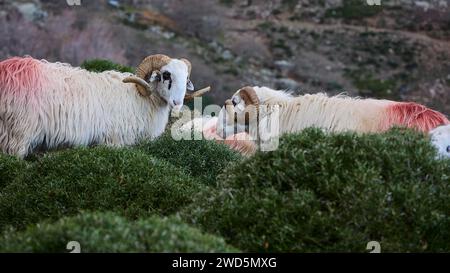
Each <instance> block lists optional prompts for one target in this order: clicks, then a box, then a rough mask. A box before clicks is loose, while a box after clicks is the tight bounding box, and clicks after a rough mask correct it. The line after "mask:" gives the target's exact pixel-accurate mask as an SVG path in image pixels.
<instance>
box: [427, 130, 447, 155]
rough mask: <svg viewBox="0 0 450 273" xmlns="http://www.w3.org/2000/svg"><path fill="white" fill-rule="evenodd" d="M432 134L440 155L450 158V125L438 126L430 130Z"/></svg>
mask: <svg viewBox="0 0 450 273" xmlns="http://www.w3.org/2000/svg"><path fill="white" fill-rule="evenodd" d="M430 136H431V143H432V144H433V145H434V146H435V147H436V149H437V151H438V153H439V156H440V157H448V158H450V125H444V126H440V127H437V128H436V129H434V130H432V131H430Z"/></svg>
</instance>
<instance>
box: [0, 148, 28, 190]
mask: <svg viewBox="0 0 450 273" xmlns="http://www.w3.org/2000/svg"><path fill="white" fill-rule="evenodd" d="M25 168H26V162H25V161H23V160H21V159H18V158H17V157H14V156H9V155H5V154H2V153H0V191H1V189H3V187H5V186H6V185H8V184H9V183H11V181H12V180H14V178H15V177H16V176H18V175H19V174H20V173H22V172H24V171H25Z"/></svg>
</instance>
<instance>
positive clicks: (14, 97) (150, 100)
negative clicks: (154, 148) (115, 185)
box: [0, 55, 204, 157]
mask: <svg viewBox="0 0 450 273" xmlns="http://www.w3.org/2000/svg"><path fill="white" fill-rule="evenodd" d="M190 70H191V65H190V63H189V62H188V61H187V60H185V59H172V58H169V57H168V56H165V55H152V56H149V57H147V58H145V60H144V61H142V63H141V64H140V65H139V66H138V68H137V69H136V76H134V75H132V74H131V73H120V72H115V71H106V72H102V73H94V72H88V71H86V70H84V69H81V68H78V67H72V66H70V65H68V64H63V63H50V62H47V61H45V60H36V59H33V58H31V57H25V58H19V57H16V58H11V59H7V60H5V61H2V62H0V150H1V151H2V152H4V153H7V154H11V155H16V156H18V157H24V156H26V155H27V154H29V153H30V152H32V151H33V150H35V149H36V148H41V147H43V148H45V149H48V148H54V147H58V146H62V145H64V146H87V145H92V144H106V145H110V146H124V145H131V144H135V143H136V142H137V141H139V140H140V139H142V138H150V139H152V138H155V137H157V136H159V135H160V134H161V133H162V132H163V131H164V128H165V127H166V124H167V121H168V116H169V111H170V109H171V108H173V107H181V106H182V105H183V99H184V98H185V95H186V89H189V90H192V89H193V85H192V83H191V81H190V80H189V75H190ZM128 83H135V84H128ZM202 93H204V92H199V93H197V92H195V93H193V94H190V95H186V97H187V98H192V97H194V96H198V95H201V94H202Z"/></svg>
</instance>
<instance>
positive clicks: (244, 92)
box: [239, 86, 259, 107]
mask: <svg viewBox="0 0 450 273" xmlns="http://www.w3.org/2000/svg"><path fill="white" fill-rule="evenodd" d="M239 95H240V96H241V98H242V99H243V100H244V102H245V105H246V106H249V105H254V106H255V107H258V106H259V98H258V96H257V95H256V91H255V89H253V88H252V87H250V86H246V87H243V88H241V90H240V91H239Z"/></svg>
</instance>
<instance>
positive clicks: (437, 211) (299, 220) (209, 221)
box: [182, 129, 450, 252]
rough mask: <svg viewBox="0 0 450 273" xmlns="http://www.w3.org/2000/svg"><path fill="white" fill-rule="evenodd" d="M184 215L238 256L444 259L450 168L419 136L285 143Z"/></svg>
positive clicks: (399, 133) (304, 138)
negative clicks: (375, 246) (439, 254)
mask: <svg viewBox="0 0 450 273" xmlns="http://www.w3.org/2000/svg"><path fill="white" fill-rule="evenodd" d="M218 181H219V183H220V185H219V186H218V187H217V188H215V189H208V190H207V191H204V192H203V193H202V194H200V195H199V196H198V200H197V201H195V202H194V203H193V204H192V205H191V206H190V207H188V208H187V209H186V210H185V211H184V212H183V214H182V215H184V217H185V219H186V220H187V221H190V222H191V223H194V224H196V225H199V226H201V227H202V228H203V229H204V230H205V231H207V232H211V233H213V234H219V235H221V236H223V237H224V238H225V239H226V240H227V242H228V243H230V244H232V245H234V246H236V247H238V248H240V249H241V250H243V251H283V252H288V251H295V252H321V251H366V250H365V247H366V244H367V242H369V241H372V240H375V241H379V242H380V243H381V247H382V251H394V252H397V251H401V252H406V251H447V252H448V251H450V243H449V242H450V229H449V227H450V215H449V212H450V202H449V196H450V162H449V161H439V160H436V159H435V150H434V148H433V147H432V146H431V145H430V143H429V141H428V140H427V139H426V138H425V137H423V135H421V134H418V133H415V132H411V131H407V130H401V129H395V130H392V131H389V132H387V133H384V134H367V135H361V136H358V135H355V134H350V133H345V134H332V135H327V134H324V133H322V132H321V131H320V130H313V129H310V130H305V131H304V132H302V133H300V134H293V135H286V136H283V137H282V138H281V140H280V146H279V148H278V150H276V151H273V152H267V153H257V154H256V155H255V156H253V157H251V158H249V159H247V160H245V161H243V162H242V163H240V164H236V165H233V166H230V168H229V169H227V170H225V171H224V172H223V174H222V175H220V176H219V177H218Z"/></svg>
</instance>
